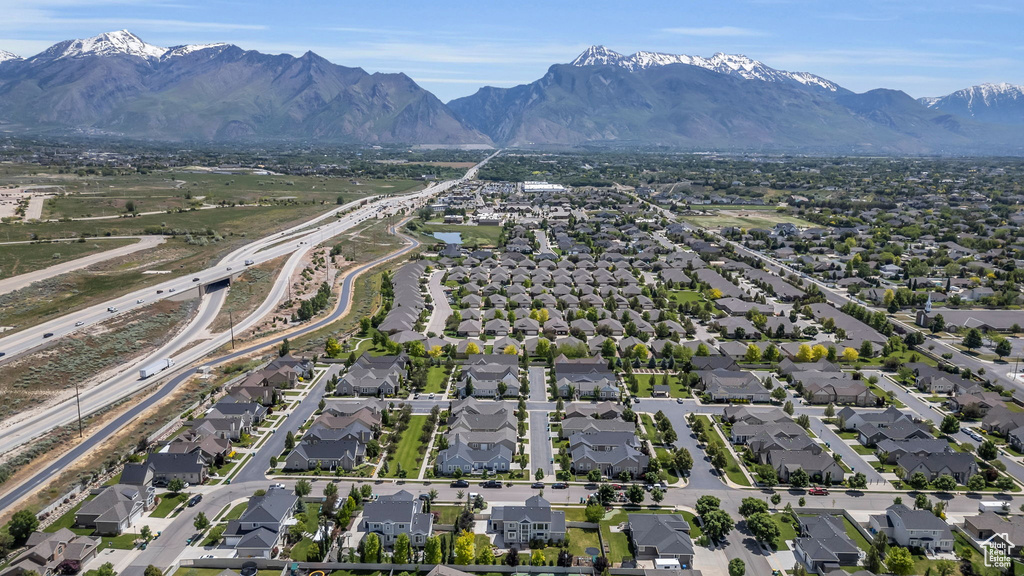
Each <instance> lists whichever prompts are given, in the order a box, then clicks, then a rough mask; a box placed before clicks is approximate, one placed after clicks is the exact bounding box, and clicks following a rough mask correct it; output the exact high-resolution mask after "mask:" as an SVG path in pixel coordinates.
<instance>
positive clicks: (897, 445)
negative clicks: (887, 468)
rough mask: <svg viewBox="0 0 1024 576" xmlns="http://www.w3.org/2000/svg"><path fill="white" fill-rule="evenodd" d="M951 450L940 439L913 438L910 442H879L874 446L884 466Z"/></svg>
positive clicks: (947, 444) (887, 440)
mask: <svg viewBox="0 0 1024 576" xmlns="http://www.w3.org/2000/svg"><path fill="white" fill-rule="evenodd" d="M951 452H953V448H952V447H951V446H950V445H949V442H947V441H945V440H942V439H940V438H914V439H910V440H889V439H885V440H881V441H880V442H878V444H876V445H875V453H876V454H878V457H879V458H880V459H882V461H883V462H884V463H886V464H895V463H896V462H898V461H899V460H900V459H901V458H903V457H904V456H908V455H911V454H913V455H916V456H929V455H931V454H949V453H951Z"/></svg>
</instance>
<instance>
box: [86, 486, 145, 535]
mask: <svg viewBox="0 0 1024 576" xmlns="http://www.w3.org/2000/svg"><path fill="white" fill-rule="evenodd" d="M155 497H156V492H155V491H154V489H153V487H152V486H136V485H128V484H114V485H112V486H107V487H105V488H103V489H101V490H100V492H99V493H98V494H96V496H95V497H94V498H93V499H92V500H88V501H86V502H85V503H83V504H82V507H81V508H79V509H78V512H76V513H75V525H76V526H81V527H84V528H95V530H96V532H95V533H96V534H98V535H101V536H117V535H118V534H121V533H123V532H125V531H126V530H127V529H128V528H129V527H131V525H132V523H134V522H135V521H136V520H138V519H139V518H140V517H141V516H142V513H143V512H145V511H146V510H148V509H149V508H151V507H152V506H153V502H154V500H155Z"/></svg>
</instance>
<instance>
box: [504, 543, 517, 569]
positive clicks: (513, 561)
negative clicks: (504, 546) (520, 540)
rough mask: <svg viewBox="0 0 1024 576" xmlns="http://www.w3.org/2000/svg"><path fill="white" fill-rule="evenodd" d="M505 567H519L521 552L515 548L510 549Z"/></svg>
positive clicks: (506, 555) (506, 556)
mask: <svg viewBox="0 0 1024 576" xmlns="http://www.w3.org/2000/svg"><path fill="white" fill-rule="evenodd" d="M505 565H507V566H511V567H513V568H515V567H516V566H519V550H517V549H516V547H515V546H513V547H511V548H509V549H508V554H505Z"/></svg>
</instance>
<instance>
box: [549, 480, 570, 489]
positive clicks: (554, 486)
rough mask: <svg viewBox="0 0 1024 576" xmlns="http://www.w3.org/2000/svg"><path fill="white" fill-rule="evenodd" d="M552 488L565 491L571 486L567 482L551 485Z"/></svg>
mask: <svg viewBox="0 0 1024 576" xmlns="http://www.w3.org/2000/svg"><path fill="white" fill-rule="evenodd" d="M551 487H552V488H557V489H559V490H564V489H566V488H568V487H569V485H568V484H566V483H565V482H555V483H554V484H552V485H551Z"/></svg>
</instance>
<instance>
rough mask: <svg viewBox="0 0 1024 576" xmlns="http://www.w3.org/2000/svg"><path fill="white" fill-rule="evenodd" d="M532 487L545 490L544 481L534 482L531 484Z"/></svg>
mask: <svg viewBox="0 0 1024 576" xmlns="http://www.w3.org/2000/svg"><path fill="white" fill-rule="evenodd" d="M530 488H536V489H538V490H543V489H544V483H543V482H534V483H533V484H531V485H530Z"/></svg>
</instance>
